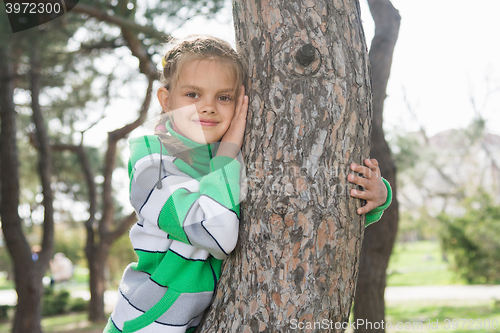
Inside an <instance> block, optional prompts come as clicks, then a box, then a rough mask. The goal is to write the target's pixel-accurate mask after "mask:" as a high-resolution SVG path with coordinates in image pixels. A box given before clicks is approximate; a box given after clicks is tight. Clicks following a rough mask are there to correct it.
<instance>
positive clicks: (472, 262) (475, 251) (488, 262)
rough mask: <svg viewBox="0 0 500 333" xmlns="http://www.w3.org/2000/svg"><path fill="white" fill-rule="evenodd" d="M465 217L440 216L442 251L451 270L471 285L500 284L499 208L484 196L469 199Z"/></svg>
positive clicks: (478, 195)
mask: <svg viewBox="0 0 500 333" xmlns="http://www.w3.org/2000/svg"><path fill="white" fill-rule="evenodd" d="M463 209H464V214H463V215H461V216H458V217H453V216H450V215H447V214H441V215H440V216H439V217H438V218H439V220H440V222H442V231H441V234H440V237H441V241H442V246H443V249H444V250H445V251H446V252H448V253H450V254H451V255H452V257H453V258H454V260H453V262H452V268H453V270H455V271H456V272H457V273H458V274H459V275H460V276H461V277H463V278H464V279H466V280H467V281H468V282H469V283H497V282H500V206H499V205H497V204H495V202H494V201H493V200H492V198H491V197H490V196H489V195H488V194H487V193H484V192H480V193H478V194H477V195H476V196H475V197H472V198H468V199H466V200H465V202H464V204H463Z"/></svg>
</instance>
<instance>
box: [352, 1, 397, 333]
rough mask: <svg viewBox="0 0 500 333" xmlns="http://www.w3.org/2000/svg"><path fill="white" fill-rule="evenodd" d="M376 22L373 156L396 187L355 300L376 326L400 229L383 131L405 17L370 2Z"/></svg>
mask: <svg viewBox="0 0 500 333" xmlns="http://www.w3.org/2000/svg"><path fill="white" fill-rule="evenodd" d="M368 5H369V7H370V12H371V14H372V16H373V20H374V21H375V36H374V37H373V40H372V43H371V46H370V53H369V55H370V65H371V75H372V85H373V128H372V137H371V147H370V155H371V157H372V158H376V159H377V160H378V162H379V166H380V171H381V173H382V175H383V177H384V178H386V179H387V180H388V181H389V183H390V184H391V186H392V193H393V199H392V204H391V206H389V208H388V209H387V210H386V211H385V212H384V215H383V216H382V219H381V220H380V221H379V222H377V223H375V224H374V225H373V226H371V227H370V228H367V229H366V231H365V238H364V241H363V247H362V251H361V259H360V263H359V267H360V268H359V278H358V281H357V286H356V298H355V300H354V318H355V319H364V320H366V321H369V322H372V323H376V322H378V323H380V322H382V321H383V320H384V319H385V302H384V291H385V286H386V270H387V265H388V264H389V258H390V256H391V253H392V247H393V244H394V241H395V239H396V232H397V228H398V219H399V217H398V201H397V190H396V166H395V164H394V160H393V159H392V156H391V151H390V149H389V145H388V144H387V142H386V140H385V135H384V130H383V112H384V100H385V98H386V96H387V94H386V89H387V82H388V81H389V76H390V72H391V64H392V56H393V53H394V47H395V45H396V41H397V38H398V33H399V24H400V20H401V17H400V16H399V12H398V11H397V10H396V9H395V8H394V6H393V5H392V3H391V2H390V1H389V0H368ZM381 326H382V327H379V329H375V328H374V327H369V326H366V325H361V326H358V327H357V328H356V332H384V331H385V329H384V328H383V325H381Z"/></svg>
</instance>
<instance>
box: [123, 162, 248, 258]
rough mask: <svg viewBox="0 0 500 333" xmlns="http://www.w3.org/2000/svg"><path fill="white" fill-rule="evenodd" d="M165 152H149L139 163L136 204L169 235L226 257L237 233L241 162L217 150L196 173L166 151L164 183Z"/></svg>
mask: <svg viewBox="0 0 500 333" xmlns="http://www.w3.org/2000/svg"><path fill="white" fill-rule="evenodd" d="M160 156H161V155H159V154H153V155H149V156H146V157H144V158H143V159H142V160H139V161H137V162H136V163H135V165H134V167H133V168H134V172H133V175H132V179H131V187H130V197H131V203H132V206H133V207H134V209H135V210H136V212H137V213H138V215H139V216H140V217H141V218H143V219H144V220H145V221H149V222H150V223H156V225H157V227H158V228H160V229H161V230H163V231H165V232H166V233H168V234H169V238H171V239H174V240H178V241H181V242H184V243H186V244H190V245H193V246H194V247H196V248H199V249H203V250H206V251H208V252H209V253H210V254H212V255H213V256H214V257H215V258H217V259H224V258H226V257H227V255H228V254H229V253H230V252H231V251H232V250H233V249H234V247H235V246H236V241H237V238H238V226H239V191H240V189H239V178H240V168H241V165H240V163H239V162H238V161H237V160H235V159H232V158H230V157H225V156H216V157H214V158H213V159H212V160H211V161H210V172H209V173H208V174H207V175H205V176H203V177H202V178H200V179H194V178H191V177H190V176H188V175H187V174H185V173H182V172H180V171H179V169H178V168H177V167H176V166H175V165H174V164H173V158H172V157H171V156H163V157H162V161H161V163H162V170H163V171H162V174H161V176H160V178H161V185H159V184H158V178H159V166H160ZM152 165H156V167H151V166H152Z"/></svg>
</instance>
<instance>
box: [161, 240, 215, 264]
mask: <svg viewBox="0 0 500 333" xmlns="http://www.w3.org/2000/svg"><path fill="white" fill-rule="evenodd" d="M170 249H171V250H172V251H174V252H176V253H178V254H179V255H181V256H183V257H184V258H187V259H193V260H206V259H207V258H208V254H209V253H208V252H207V251H205V250H201V249H198V248H196V247H194V246H191V245H189V244H185V243H182V242H178V241H172V244H171V245H170Z"/></svg>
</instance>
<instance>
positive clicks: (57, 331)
mask: <svg viewBox="0 0 500 333" xmlns="http://www.w3.org/2000/svg"><path fill="white" fill-rule="evenodd" d="M104 326H106V323H98V324H95V323H91V322H89V321H88V320H87V314H86V313H69V314H65V315H59V316H51V317H47V318H42V328H43V331H44V332H45V333H69V332H71V333H97V332H102V330H103V329H104ZM10 330H11V323H10V322H0V333H8V332H10Z"/></svg>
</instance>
